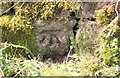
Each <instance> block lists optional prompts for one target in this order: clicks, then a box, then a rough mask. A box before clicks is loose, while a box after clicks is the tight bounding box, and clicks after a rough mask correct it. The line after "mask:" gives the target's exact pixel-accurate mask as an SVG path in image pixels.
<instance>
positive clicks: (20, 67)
mask: <svg viewBox="0 0 120 78" xmlns="http://www.w3.org/2000/svg"><path fill="white" fill-rule="evenodd" d="M69 58H71V59H70V60H69V61H68V62H67V63H62V64H59V63H52V62H51V63H50V64H48V63H46V62H44V63H43V62H40V61H37V60H35V59H34V60H33V59H31V60H25V59H21V58H11V59H9V60H8V59H6V60H5V59H4V61H6V62H5V63H4V65H3V66H2V69H3V72H4V75H5V76H9V77H15V76H18V77H19V76H113V75H114V76H115V75H116V74H115V68H114V67H105V66H104V65H103V64H102V63H101V59H100V58H97V57H95V56H92V55H90V54H86V55H84V56H77V55H76V54H74V55H72V56H70V57H69ZM106 71H108V72H110V73H108V72H106Z"/></svg>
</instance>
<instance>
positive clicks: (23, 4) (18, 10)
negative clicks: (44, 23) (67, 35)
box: [10, 3, 25, 22]
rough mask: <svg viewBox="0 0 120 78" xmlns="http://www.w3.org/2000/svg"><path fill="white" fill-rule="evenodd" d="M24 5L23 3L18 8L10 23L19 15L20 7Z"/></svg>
mask: <svg viewBox="0 0 120 78" xmlns="http://www.w3.org/2000/svg"><path fill="white" fill-rule="evenodd" d="M24 4H25V3H23V4H22V5H21V6H20V8H19V10H18V11H17V12H16V14H15V15H14V17H13V18H12V19H11V21H10V22H12V21H13V20H14V18H15V17H16V16H17V14H18V13H19V11H20V10H21V8H22V6H23V5H24Z"/></svg>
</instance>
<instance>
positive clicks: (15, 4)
mask: <svg viewBox="0 0 120 78" xmlns="http://www.w3.org/2000/svg"><path fill="white" fill-rule="evenodd" d="M17 4H18V3H17ZM17 4H15V5H13V6H11V7H10V8H8V9H7V10H5V11H4V12H3V13H2V14H4V13H6V12H8V11H9V10H10V9H12V8H13V7H14V6H16V5H17ZM2 14H0V16H1V15H2Z"/></svg>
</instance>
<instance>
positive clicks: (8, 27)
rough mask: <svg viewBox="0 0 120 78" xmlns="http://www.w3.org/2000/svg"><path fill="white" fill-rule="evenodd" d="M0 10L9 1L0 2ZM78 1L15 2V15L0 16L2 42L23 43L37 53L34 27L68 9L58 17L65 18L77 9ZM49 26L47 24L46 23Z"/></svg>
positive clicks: (7, 6) (78, 6) (9, 3)
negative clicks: (0, 5)
mask: <svg viewBox="0 0 120 78" xmlns="http://www.w3.org/2000/svg"><path fill="white" fill-rule="evenodd" d="M1 3H2V6H5V7H2V8H0V9H1V10H2V12H4V11H6V10H8V9H9V8H10V7H11V6H10V5H11V2H1ZM80 7H81V6H80V3H71V2H18V3H17V2H16V3H14V7H13V9H14V10H15V15H11V14H7V15H3V16H1V17H0V21H2V22H0V26H2V27H3V31H2V33H3V35H2V42H6V41H8V42H11V43H13V44H21V45H24V46H26V47H28V48H30V50H31V51H32V52H34V53H37V52H38V50H37V48H38V46H37V43H36V31H35V30H36V28H35V27H37V26H39V24H40V23H41V22H42V21H44V20H49V19H53V18H57V17H56V16H58V17H59V16H60V15H61V13H62V12H63V11H68V13H67V14H65V15H64V14H63V16H60V18H58V19H59V20H61V19H67V17H68V16H69V12H71V11H77V10H79V8H80ZM48 26H49V25H48Z"/></svg>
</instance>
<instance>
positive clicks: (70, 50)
mask: <svg viewBox="0 0 120 78" xmlns="http://www.w3.org/2000/svg"><path fill="white" fill-rule="evenodd" d="M72 49H73V47H70V50H69V52H68V54H67V57H66V60H65V63H67V62H68V58H69V56H70V52H71V51H72Z"/></svg>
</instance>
